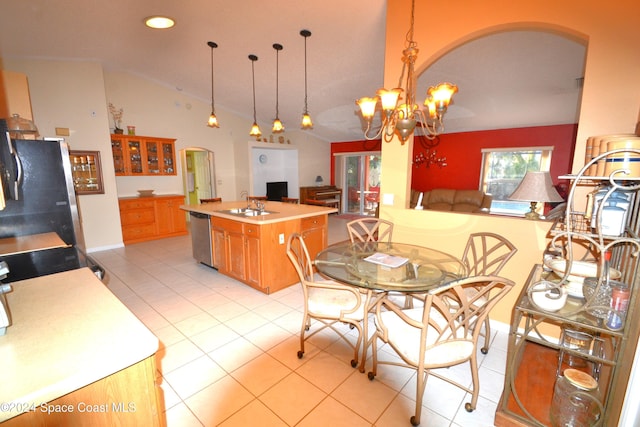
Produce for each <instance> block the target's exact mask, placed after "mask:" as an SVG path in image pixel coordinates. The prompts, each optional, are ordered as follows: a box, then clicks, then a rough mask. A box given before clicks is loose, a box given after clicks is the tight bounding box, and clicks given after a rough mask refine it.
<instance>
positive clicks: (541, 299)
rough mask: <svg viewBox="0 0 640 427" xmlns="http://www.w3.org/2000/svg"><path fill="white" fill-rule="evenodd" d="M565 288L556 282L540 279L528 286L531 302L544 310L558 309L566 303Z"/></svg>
mask: <svg viewBox="0 0 640 427" xmlns="http://www.w3.org/2000/svg"><path fill="white" fill-rule="evenodd" d="M567 295H568V293H567V289H566V288H565V287H564V286H560V285H558V284H557V283H553V282H548V281H546V280H542V281H540V282H537V283H534V284H533V285H531V288H529V297H530V299H531V302H533V304H534V305H536V306H537V307H538V308H540V309H541V310H544V311H550V312H554V311H558V310H560V309H561V308H562V307H564V305H565V304H566V303H567Z"/></svg>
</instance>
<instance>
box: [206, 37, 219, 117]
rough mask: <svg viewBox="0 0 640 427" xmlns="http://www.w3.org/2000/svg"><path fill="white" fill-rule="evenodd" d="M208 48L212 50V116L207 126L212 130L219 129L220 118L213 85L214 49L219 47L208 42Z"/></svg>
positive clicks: (214, 43)
mask: <svg viewBox="0 0 640 427" xmlns="http://www.w3.org/2000/svg"><path fill="white" fill-rule="evenodd" d="M207 46H209V47H210V48H211V115H210V116H209V120H208V121H207V126H209V127H210V128H219V127H220V125H219V124H218V118H217V117H216V107H215V102H214V89H213V88H214V84H213V49H215V48H217V47H218V44H217V43H216V42H211V41H210V42H207Z"/></svg>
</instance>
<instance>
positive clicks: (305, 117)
mask: <svg viewBox="0 0 640 427" xmlns="http://www.w3.org/2000/svg"><path fill="white" fill-rule="evenodd" d="M300 35H301V36H302V37H304V110H303V111H302V129H303V130H306V129H312V128H313V122H312V121H311V116H310V115H309V108H308V98H307V38H308V37H310V36H311V31H309V30H301V31H300Z"/></svg>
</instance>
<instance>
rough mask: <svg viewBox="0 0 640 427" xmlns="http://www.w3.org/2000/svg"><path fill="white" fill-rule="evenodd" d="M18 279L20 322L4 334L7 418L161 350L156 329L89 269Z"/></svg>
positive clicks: (2, 411)
mask: <svg viewBox="0 0 640 427" xmlns="http://www.w3.org/2000/svg"><path fill="white" fill-rule="evenodd" d="M11 286H12V288H13V291H11V292H9V293H7V294H6V298H7V302H8V306H9V310H10V312H11V321H12V322H11V326H9V327H8V328H7V333H6V335H4V336H0V361H2V386H1V387H0V422H2V421H4V420H6V419H9V418H11V417H14V416H16V415H19V414H20V413H22V412H25V411H26V410H28V409H29V406H30V405H33V406H32V408H31V409H33V408H36V410H39V409H38V406H39V405H41V404H42V403H44V402H50V401H52V400H54V399H56V398H58V397H60V396H63V395H65V394H67V393H70V392H73V391H75V390H78V389H80V388H82V387H84V386H86V385H88V384H91V383H93V382H95V381H98V380H100V379H102V378H105V377H107V376H109V375H111V374H114V373H115V372H118V371H120V370H122V369H124V368H127V367H129V366H131V365H134V364H135V363H138V362H139V361H141V360H143V359H146V358H147V357H149V356H151V355H153V354H154V353H155V352H156V351H157V350H158V339H157V338H156V336H155V335H153V334H152V333H151V332H150V331H149V330H148V329H147V328H146V327H145V326H144V324H142V323H141V322H140V321H139V320H138V319H137V318H136V317H135V316H134V315H133V313H131V312H130V311H129V309H127V307H125V306H124V305H123V304H122V303H121V302H120V301H119V300H118V299H117V298H116V297H115V296H114V295H113V294H112V293H111V291H109V290H108V289H107V287H106V286H105V285H104V284H103V283H102V282H100V280H98V278H97V277H96V276H95V275H94V274H93V273H92V272H91V270H89V269H88V268H81V269H77V270H71V271H65V272H62V273H57V274H51V275H48V276H41V277H38V278H34V279H29V280H23V281H19V282H14V283H11ZM12 404H13V405H12Z"/></svg>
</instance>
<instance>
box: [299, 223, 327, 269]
mask: <svg viewBox="0 0 640 427" xmlns="http://www.w3.org/2000/svg"><path fill="white" fill-rule="evenodd" d="M327 227H328V226H327V216H326V215H318V216H312V217H309V218H302V219H301V220H300V234H301V235H302V238H303V239H304V243H305V244H306V245H307V250H308V251H309V256H310V257H311V259H315V257H316V255H317V254H318V252H320V251H321V250H323V249H324V248H326V247H327V241H328V228H327Z"/></svg>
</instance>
